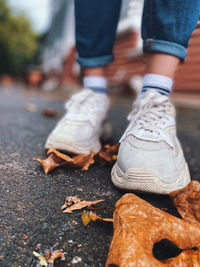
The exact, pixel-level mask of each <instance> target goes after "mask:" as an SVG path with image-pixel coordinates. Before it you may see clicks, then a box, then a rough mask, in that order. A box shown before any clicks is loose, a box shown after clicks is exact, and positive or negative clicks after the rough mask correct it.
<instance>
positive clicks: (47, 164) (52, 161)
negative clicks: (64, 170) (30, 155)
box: [35, 154, 67, 174]
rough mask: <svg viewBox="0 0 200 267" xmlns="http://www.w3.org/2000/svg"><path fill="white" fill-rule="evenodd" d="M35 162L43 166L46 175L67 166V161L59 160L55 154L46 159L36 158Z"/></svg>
mask: <svg viewBox="0 0 200 267" xmlns="http://www.w3.org/2000/svg"><path fill="white" fill-rule="evenodd" d="M35 160H36V161H38V162H39V163H41V164H42V167H43V170H44V172H45V173H46V174H48V173H50V172H51V171H52V170H54V169H55V168H56V167H59V166H63V165H66V164H67V162H66V161H64V160H63V159H61V158H59V157H58V156H56V155H55V154H50V155H49V156H48V158H46V159H40V158H35Z"/></svg>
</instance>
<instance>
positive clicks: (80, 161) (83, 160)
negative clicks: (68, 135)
mask: <svg viewBox="0 0 200 267" xmlns="http://www.w3.org/2000/svg"><path fill="white" fill-rule="evenodd" d="M94 155H95V153H94V152H91V153H90V154H89V155H77V156H74V157H73V160H74V162H73V165H74V166H75V167H81V170H82V171H87V170H88V168H89V167H90V165H92V164H94Z"/></svg>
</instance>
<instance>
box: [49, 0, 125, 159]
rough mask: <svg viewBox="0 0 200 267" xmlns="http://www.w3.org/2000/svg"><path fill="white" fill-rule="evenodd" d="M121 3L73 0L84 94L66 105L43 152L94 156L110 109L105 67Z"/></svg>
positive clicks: (80, 94) (78, 57)
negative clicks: (61, 151) (51, 147)
mask: <svg viewBox="0 0 200 267" xmlns="http://www.w3.org/2000/svg"><path fill="white" fill-rule="evenodd" d="M120 6H121V0H114V1H111V0H110V1H106V0H103V1H102V0H75V22H76V48H77V54H78V55H77V61H78V63H79V64H80V66H81V67H82V68H83V74H84V78H83V87H84V88H83V90H82V91H81V92H80V93H78V94H76V95H73V96H72V97H71V99H70V100H69V101H68V102H67V104H66V109H67V113H66V115H65V116H64V117H63V118H62V119H61V121H60V122H59V123H58V124H57V126H56V127H55V129H54V130H53V131H52V133H51V134H50V135H49V137H48V139H47V142H46V145H45V147H46V148H49V147H50V145H53V146H54V147H55V148H57V149H60V150H64V151H68V152H73V153H76V154H89V153H90V152H91V151H93V152H95V153H97V152H98V151H99V150H100V148H101V144H100V142H99V135H100V131H101V126H102V123H103V121H104V119H105V117H106V114H107V110H108V107H109V99H108V96H107V81H106V78H105V69H106V65H107V64H109V63H111V62H112V61H113V54H112V50H113V45H114V40H115V32H116V28H117V22H118V18H119V13H120Z"/></svg>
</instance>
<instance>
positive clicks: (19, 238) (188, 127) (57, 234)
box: [0, 86, 200, 267]
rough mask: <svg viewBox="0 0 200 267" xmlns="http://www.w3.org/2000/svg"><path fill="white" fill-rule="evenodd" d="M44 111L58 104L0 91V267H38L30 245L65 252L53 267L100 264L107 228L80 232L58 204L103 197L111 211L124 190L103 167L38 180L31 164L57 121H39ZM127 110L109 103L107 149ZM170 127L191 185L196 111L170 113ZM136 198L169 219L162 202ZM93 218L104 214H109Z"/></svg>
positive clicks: (36, 95)
mask: <svg viewBox="0 0 200 267" xmlns="http://www.w3.org/2000/svg"><path fill="white" fill-rule="evenodd" d="M27 103H31V104H34V106H32V111H27V110H26V109H27ZM25 104H26V109H25V108H24V105H25ZM44 108H53V109H55V110H58V111H59V112H61V114H62V113H63V112H64V98H63V97H60V98H59V97H57V98H56V100H53V96H52V95H51V97H49V95H48V96H47V95H46V94H44V93H42V94H41V93H40V92H39V91H36V92H30V91H28V90H26V89H25V90H24V89H23V90H22V89H21V87H20V86H18V87H12V88H7V89H5V88H3V87H1V88H0V148H1V150H0V206H1V212H0V217H1V220H0V266H1V267H19V266H21V267H24V266H30V267H35V266H38V265H37V264H38V263H37V260H36V258H35V257H34V256H33V254H32V252H33V250H34V249H35V247H36V246H37V245H38V244H40V246H41V249H40V252H41V253H44V252H45V251H46V250H48V249H50V248H52V247H53V248H54V249H63V250H64V251H65V252H66V253H67V254H66V262H64V263H63V264H59V263H57V265H56V266H57V267H58V266H83V267H90V266H91V267H93V266H104V265H105V261H106V257H107V253H108V249H109V245H110V241H111V238H112V224H111V223H104V222H92V223H90V224H89V225H88V226H87V227H85V226H84V225H83V224H82V222H81V214H82V211H77V212H74V213H73V214H65V213H62V211H61V206H62V205H63V203H64V202H65V197H66V196H67V195H68V196H78V197H80V198H81V199H84V200H96V199H104V200H105V201H104V203H103V205H104V206H112V207H114V204H115V203H116V201H117V200H118V199H119V198H120V197H121V196H122V195H123V194H124V193H125V192H123V191H120V190H118V189H117V188H115V187H114V186H113V185H112V183H111V181H110V171H111V166H103V167H102V166H100V165H98V164H95V165H93V166H91V167H90V169H89V170H88V171H86V172H80V171H77V170H76V169H73V168H66V167H60V168H57V169H55V170H54V171H52V173H50V174H48V175H46V174H44V172H43V170H42V168H41V166H40V165H39V164H38V163H37V162H35V161H34V160H33V159H34V158H35V157H38V156H40V157H44V156H45V150H44V143H45V140H46V137H47V135H48V133H49V132H50V131H51V130H52V129H53V127H54V126H55V123H56V122H57V120H58V118H48V117H44V116H43V115H42V114H41V111H42V110H43V109H44ZM29 109H31V108H30V106H29ZM130 109H131V101H130V96H129V97H122V96H121V97H120V96H118V97H115V98H114V97H113V98H112V106H111V110H110V113H109V120H110V123H111V124H112V127H113V135H112V137H111V139H110V141H109V142H110V143H116V142H118V140H119V138H120V136H121V134H122V133H123V131H124V129H125V127H126V125H127V121H126V116H127V114H128V112H129V110H130ZM177 126H178V136H179V138H180V141H181V143H182V145H183V149H184V151H185V156H186V159H187V161H188V164H189V167H190V172H191V176H192V179H195V180H200V164H199V162H200V109H198V108H186V107H181V108H178V109H177ZM139 196H140V197H142V198H144V199H146V200H147V201H149V202H150V203H151V204H153V205H154V206H156V207H159V208H162V209H164V210H166V211H167V212H169V213H171V214H175V215H177V213H176V210H175V209H174V206H173V204H172V202H171V200H170V199H169V197H168V196H157V195H143V194H139ZM98 213H99V214H101V215H102V216H106V217H111V216H112V211H111V210H102V211H99V212H98ZM76 262H77V263H76Z"/></svg>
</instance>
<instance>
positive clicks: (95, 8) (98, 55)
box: [75, 0, 121, 94]
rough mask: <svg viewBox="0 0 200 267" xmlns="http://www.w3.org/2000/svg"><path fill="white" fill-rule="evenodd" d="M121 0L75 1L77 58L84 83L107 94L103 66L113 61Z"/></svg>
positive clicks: (87, 86)
mask: <svg viewBox="0 0 200 267" xmlns="http://www.w3.org/2000/svg"><path fill="white" fill-rule="evenodd" d="M120 7H121V0H115V1H105V0H104V1H102V0H95V1H94V0H86V1H82V0H75V18H76V48H77V53H78V56H77V61H78V63H79V64H80V65H81V67H82V68H83V76H84V79H83V86H84V87H86V88H90V89H91V90H93V91H95V92H98V93H104V94H105V93H106V89H107V83H106V78H105V71H106V65H107V64H109V63H110V62H112V61H113V53H112V50H113V44H114V40H115V33H116V28H117V22H118V19H119V13H120Z"/></svg>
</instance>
